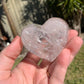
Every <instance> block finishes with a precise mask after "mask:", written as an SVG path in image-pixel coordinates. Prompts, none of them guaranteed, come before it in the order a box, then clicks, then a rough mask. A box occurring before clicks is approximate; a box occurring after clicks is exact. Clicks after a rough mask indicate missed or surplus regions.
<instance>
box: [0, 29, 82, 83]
mask: <svg viewBox="0 0 84 84" xmlns="http://www.w3.org/2000/svg"><path fill="white" fill-rule="evenodd" d="M73 37H74V38H73ZM72 38H73V39H72ZM70 39H72V40H71V41H70V42H69V40H70ZM68 42H69V43H68V44H67V46H66V48H65V49H64V50H63V51H62V52H61V54H60V55H59V56H58V57H57V59H56V60H55V61H54V62H52V63H50V62H48V61H45V60H43V62H42V63H41V65H40V66H37V63H38V61H39V58H38V57H37V56H35V55H33V54H31V53H29V54H28V55H27V56H26V58H25V59H24V60H23V61H22V62H21V63H19V65H18V66H17V67H16V68H15V69H14V70H13V71H10V70H11V68H12V66H13V64H14V60H15V59H16V57H17V56H18V55H19V53H20V52H21V49H22V44H21V40H20V37H18V38H17V40H16V39H15V41H14V42H12V44H11V45H10V46H8V47H7V48H6V49H4V50H3V51H2V52H1V53H0V84H56V83H57V84H63V82H64V78H65V74H66V70H67V67H68V65H69V64H70V63H71V61H72V60H73V58H74V56H75V54H76V53H77V52H78V50H79V49H80V47H81V45H82V40H81V39H80V38H79V37H78V36H77V32H76V31H74V30H70V31H69V38H68ZM74 43H75V45H74ZM9 51H10V52H9ZM11 52H12V53H11ZM2 59H3V60H2Z"/></svg>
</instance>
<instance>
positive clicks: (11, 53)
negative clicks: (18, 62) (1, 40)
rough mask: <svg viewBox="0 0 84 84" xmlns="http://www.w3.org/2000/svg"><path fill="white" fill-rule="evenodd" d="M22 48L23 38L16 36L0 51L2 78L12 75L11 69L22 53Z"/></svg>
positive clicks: (0, 72) (0, 75)
mask: <svg viewBox="0 0 84 84" xmlns="http://www.w3.org/2000/svg"><path fill="white" fill-rule="evenodd" d="M21 50H22V42H21V38H20V37H19V36H16V38H15V39H14V40H13V41H12V43H11V44H10V45H9V46H8V47H6V48H5V49H4V50H3V51H2V52H1V53H0V80H2V79H6V78H8V77H9V76H10V75H11V69H12V67H13V64H14V62H15V59H16V58H17V56H18V55H19V54H20V52H21Z"/></svg>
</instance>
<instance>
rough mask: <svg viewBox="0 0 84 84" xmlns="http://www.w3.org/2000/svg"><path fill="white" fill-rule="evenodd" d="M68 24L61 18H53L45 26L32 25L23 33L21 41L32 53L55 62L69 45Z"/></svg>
mask: <svg viewBox="0 0 84 84" xmlns="http://www.w3.org/2000/svg"><path fill="white" fill-rule="evenodd" d="M68 29H69V26H68V24H67V23H66V22H65V21H64V20H62V19H60V18H51V19H49V20H48V21H46V22H45V23H44V24H43V25H37V24H31V25H28V26H26V27H25V28H24V30H23V31H22V35H21V39H22V42H23V45H24V46H25V48H27V49H28V51H30V52H31V53H33V54H35V55H37V56H39V57H40V58H42V59H46V60H48V61H51V62H52V61H54V60H55V59H56V57H57V56H58V55H59V54H60V53H61V51H62V50H63V48H64V47H65V45H66V43H67V37H68Z"/></svg>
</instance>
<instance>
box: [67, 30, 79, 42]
mask: <svg viewBox="0 0 84 84" xmlns="http://www.w3.org/2000/svg"><path fill="white" fill-rule="evenodd" d="M77 35H78V32H77V31H76V30H69V33H68V42H69V41H70V40H71V39H73V38H74V37H75V36H77Z"/></svg>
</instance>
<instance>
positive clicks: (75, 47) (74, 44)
mask: <svg viewBox="0 0 84 84" xmlns="http://www.w3.org/2000/svg"><path fill="white" fill-rule="evenodd" d="M82 44H83V40H82V39H81V38H80V37H78V36H76V37H75V38H73V39H72V40H71V41H70V42H69V43H68V44H67V46H66V48H67V49H69V50H70V52H71V56H70V63H71V61H72V60H73V59H74V56H75V55H76V53H77V52H78V51H79V50H80V47H81V46H82Z"/></svg>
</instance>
